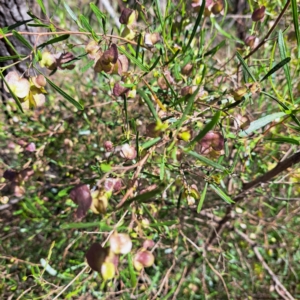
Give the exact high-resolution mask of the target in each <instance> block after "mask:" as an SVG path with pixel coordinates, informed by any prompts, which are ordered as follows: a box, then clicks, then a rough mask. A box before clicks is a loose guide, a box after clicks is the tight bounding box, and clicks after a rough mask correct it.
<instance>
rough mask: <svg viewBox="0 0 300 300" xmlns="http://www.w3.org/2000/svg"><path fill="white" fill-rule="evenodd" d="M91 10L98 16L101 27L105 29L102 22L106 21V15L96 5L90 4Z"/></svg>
mask: <svg viewBox="0 0 300 300" xmlns="http://www.w3.org/2000/svg"><path fill="white" fill-rule="evenodd" d="M90 8H91V10H92V11H93V12H94V14H95V15H96V18H97V20H98V22H99V25H100V26H101V27H103V26H102V22H103V20H104V21H105V19H106V15H105V14H104V13H102V12H101V10H100V9H99V8H98V6H97V5H95V3H90Z"/></svg>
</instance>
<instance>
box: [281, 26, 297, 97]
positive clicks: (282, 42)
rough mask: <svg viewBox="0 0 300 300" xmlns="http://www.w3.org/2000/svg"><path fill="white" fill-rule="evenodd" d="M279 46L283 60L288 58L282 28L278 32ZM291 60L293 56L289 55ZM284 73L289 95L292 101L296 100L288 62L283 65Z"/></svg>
mask: <svg viewBox="0 0 300 300" xmlns="http://www.w3.org/2000/svg"><path fill="white" fill-rule="evenodd" d="M278 47H279V53H280V58H281V59H282V60H285V59H287V58H288V57H287V54H286V48H285V43H284V38H283V33H282V30H279V32H278ZM289 59H290V60H291V58H290V57H289ZM283 70H284V74H285V77H286V81H287V84H288V90H289V95H290V98H291V101H292V103H293V102H294V97H293V88H292V82H291V75H290V69H289V66H288V65H287V64H284V66H283Z"/></svg>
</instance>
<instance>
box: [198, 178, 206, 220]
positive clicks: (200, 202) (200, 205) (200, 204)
mask: <svg viewBox="0 0 300 300" xmlns="http://www.w3.org/2000/svg"><path fill="white" fill-rule="evenodd" d="M207 187H208V183H207V182H206V183H205V186H204V189H203V191H202V194H201V198H200V200H199V203H198V206H197V213H198V214H199V213H200V211H201V208H202V206H203V203H204V200H205V197H206V191H207Z"/></svg>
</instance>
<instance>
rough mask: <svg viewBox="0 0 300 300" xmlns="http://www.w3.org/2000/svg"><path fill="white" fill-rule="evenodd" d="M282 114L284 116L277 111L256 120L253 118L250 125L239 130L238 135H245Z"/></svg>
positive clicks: (282, 113)
mask: <svg viewBox="0 0 300 300" xmlns="http://www.w3.org/2000/svg"><path fill="white" fill-rule="evenodd" d="M283 116H286V114H285V113H284V112H278V113H274V114H270V115H267V116H265V117H262V118H260V119H258V120H255V121H253V122H251V123H250V126H249V127H248V128H247V129H246V130H243V131H240V133H239V137H246V136H247V135H249V134H250V133H252V132H254V131H256V130H258V129H260V128H262V127H264V126H266V125H268V124H269V123H271V122H273V121H274V120H275V119H277V118H281V117H283Z"/></svg>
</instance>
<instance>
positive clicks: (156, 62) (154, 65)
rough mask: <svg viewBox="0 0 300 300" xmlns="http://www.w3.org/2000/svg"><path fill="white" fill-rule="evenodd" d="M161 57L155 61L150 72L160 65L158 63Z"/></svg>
mask: <svg viewBox="0 0 300 300" xmlns="http://www.w3.org/2000/svg"><path fill="white" fill-rule="evenodd" d="M160 58H161V56H158V57H157V58H156V60H155V62H154V63H153V65H152V66H151V67H150V68H149V71H152V70H153V69H154V68H155V67H156V65H157V64H158V62H159V61H160Z"/></svg>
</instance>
